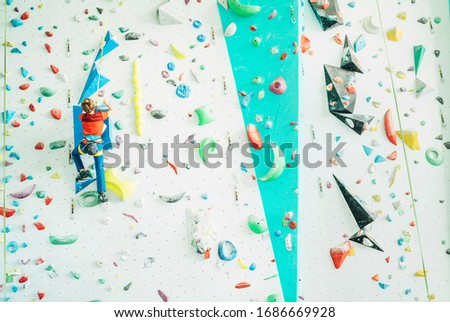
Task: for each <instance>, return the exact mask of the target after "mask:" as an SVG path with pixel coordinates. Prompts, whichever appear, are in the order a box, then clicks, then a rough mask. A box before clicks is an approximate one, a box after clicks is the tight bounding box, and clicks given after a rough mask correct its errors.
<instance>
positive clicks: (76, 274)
mask: <svg viewBox="0 0 450 322" xmlns="http://www.w3.org/2000/svg"><path fill="white" fill-rule="evenodd" d="M70 274H71V275H72V276H73V277H74V278H75V279H77V280H79V279H80V277H81V275H80V273H75V272H70Z"/></svg>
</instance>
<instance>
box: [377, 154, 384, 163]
mask: <svg viewBox="0 0 450 322" xmlns="http://www.w3.org/2000/svg"><path fill="white" fill-rule="evenodd" d="M384 161H386V159H385V158H384V157H382V156H381V155H377V156H376V157H375V163H380V162H384Z"/></svg>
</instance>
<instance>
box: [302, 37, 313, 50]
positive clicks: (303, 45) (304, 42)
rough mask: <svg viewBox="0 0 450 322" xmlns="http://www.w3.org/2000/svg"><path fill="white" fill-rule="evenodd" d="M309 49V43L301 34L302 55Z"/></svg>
mask: <svg viewBox="0 0 450 322" xmlns="http://www.w3.org/2000/svg"><path fill="white" fill-rule="evenodd" d="M310 48H311V41H310V40H309V39H308V37H306V36H305V35H303V34H302V53H306V52H307V51H308V50H309V49H310Z"/></svg>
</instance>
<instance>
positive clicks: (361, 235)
mask: <svg viewBox="0 0 450 322" xmlns="http://www.w3.org/2000/svg"><path fill="white" fill-rule="evenodd" d="M349 240H351V241H353V242H355V243H358V244H360V245H363V246H366V247H370V248H373V249H375V250H379V251H380V252H384V250H383V249H382V248H381V247H380V245H379V244H378V243H377V242H376V241H375V239H373V237H372V236H370V235H369V234H368V233H367V232H366V231H365V229H361V230H358V232H356V233H355V234H354V235H353V236H352V237H350V238H349Z"/></svg>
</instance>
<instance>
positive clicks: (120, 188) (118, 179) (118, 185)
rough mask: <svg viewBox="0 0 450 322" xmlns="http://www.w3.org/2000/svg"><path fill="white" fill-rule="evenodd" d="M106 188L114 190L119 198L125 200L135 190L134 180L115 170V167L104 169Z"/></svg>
mask: <svg viewBox="0 0 450 322" xmlns="http://www.w3.org/2000/svg"><path fill="white" fill-rule="evenodd" d="M105 181H106V189H107V190H109V191H111V192H114V193H115V194H116V195H117V196H118V197H119V198H120V199H121V200H126V199H128V198H129V197H131V195H132V194H133V193H134V192H135V191H136V182H135V181H132V180H130V179H128V178H126V177H125V176H124V175H123V174H121V173H119V172H117V170H116V169H115V168H109V169H108V170H106V171H105Z"/></svg>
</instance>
